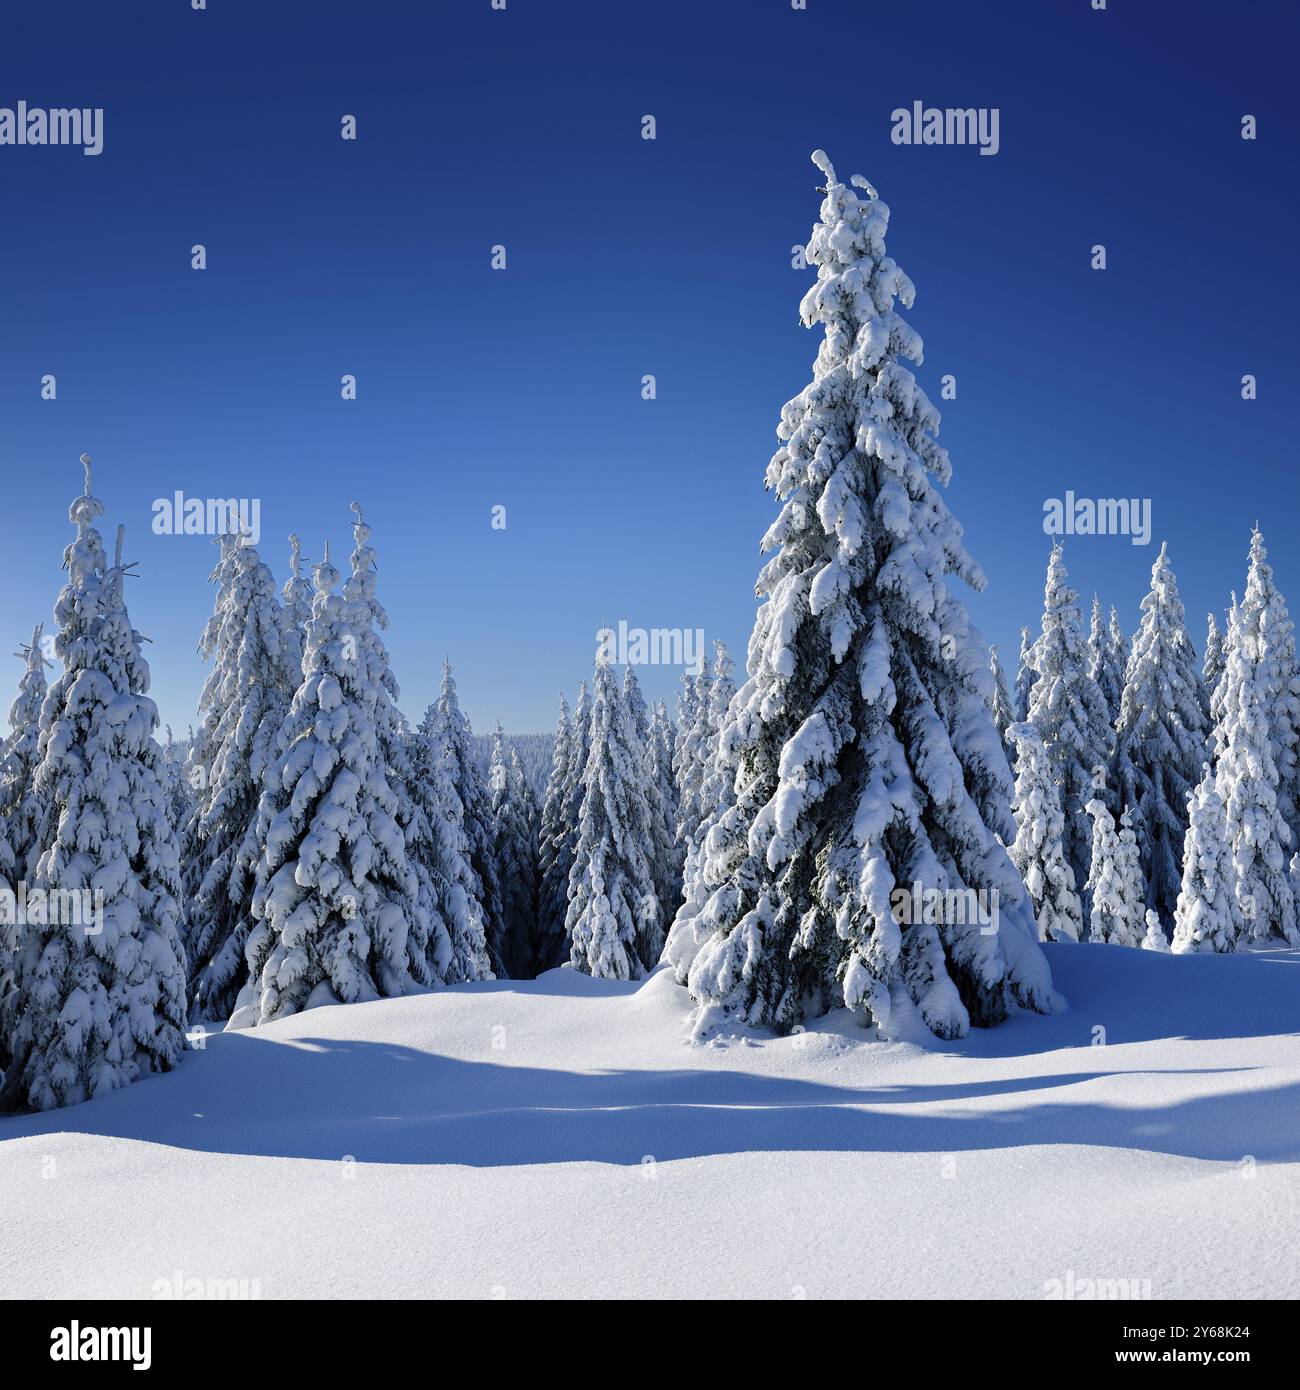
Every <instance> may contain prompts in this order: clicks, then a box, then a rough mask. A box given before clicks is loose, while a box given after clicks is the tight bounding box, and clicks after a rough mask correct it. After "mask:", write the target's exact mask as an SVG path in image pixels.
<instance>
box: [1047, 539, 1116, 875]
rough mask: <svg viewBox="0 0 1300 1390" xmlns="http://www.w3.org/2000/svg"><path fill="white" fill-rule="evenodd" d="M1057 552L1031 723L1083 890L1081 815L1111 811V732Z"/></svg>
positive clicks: (1086, 851) (1087, 856) (1085, 845)
mask: <svg viewBox="0 0 1300 1390" xmlns="http://www.w3.org/2000/svg"><path fill="white" fill-rule="evenodd" d="M1067 579H1068V576H1067V574H1066V570H1065V560H1064V558H1063V557H1062V552H1061V547H1060V546H1059V545H1054V546H1053V547H1052V554H1051V558H1050V559H1049V560H1048V562H1047V582H1046V585H1045V587H1044V592H1043V625H1042V631H1041V633H1040V634H1039V637H1038V640H1037V641H1036V642H1035V643H1034V652H1033V665H1034V671H1035V672H1036V679H1035V681H1034V688H1033V690H1032V691H1031V692H1030V696H1029V715H1028V717H1029V719H1030V721H1031V722H1032V723H1033V725H1034V727H1035V728H1036V729H1037V730H1038V733H1039V737H1041V738H1042V740H1043V745H1044V747H1045V748H1046V749H1047V757H1048V761H1049V763H1050V764H1051V767H1052V775H1053V776H1054V777H1055V779H1056V785H1057V788H1058V789H1059V791H1060V794H1061V810H1062V812H1063V813H1064V815H1065V857H1066V858H1067V859H1068V860H1069V861H1070V867H1071V868H1072V869H1073V870H1074V879H1075V882H1076V883H1082V882H1083V881H1084V880H1085V878H1086V877H1087V874H1088V866H1089V863H1090V861H1091V853H1090V847H1089V836H1088V826H1087V822H1086V821H1085V820H1084V815H1083V813H1084V808H1085V807H1086V806H1087V804H1088V802H1089V801H1091V800H1092V799H1093V797H1100V798H1101V800H1103V801H1105V802H1107V803H1109V801H1110V799H1111V798H1110V793H1109V792H1108V791H1107V790H1106V773H1107V769H1108V768H1109V766H1110V761H1111V756H1112V753H1113V752H1114V730H1113V729H1112V728H1111V723H1110V711H1109V710H1108V709H1107V707H1106V700H1105V697H1104V696H1103V695H1102V692H1101V689H1100V687H1099V686H1098V685H1097V682H1096V681H1095V680H1093V678H1092V677H1091V676H1090V675H1089V674H1088V655H1087V649H1086V646H1085V643H1084V637H1083V627H1082V620H1081V618H1080V615H1079V603H1078V599H1079V596H1078V594H1076V593H1075V591H1074V590H1073V589H1072V588H1070V586H1069V584H1068V583H1067Z"/></svg>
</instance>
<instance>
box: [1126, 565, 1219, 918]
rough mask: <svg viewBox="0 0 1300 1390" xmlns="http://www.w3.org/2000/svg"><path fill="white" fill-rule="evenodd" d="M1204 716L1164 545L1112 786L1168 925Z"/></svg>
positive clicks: (1132, 662)
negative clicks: (1128, 815) (1127, 811)
mask: <svg viewBox="0 0 1300 1390" xmlns="http://www.w3.org/2000/svg"><path fill="white" fill-rule="evenodd" d="M1205 711H1206V702H1205V691H1204V687H1203V686H1202V684H1201V675H1200V671H1199V670H1198V669H1197V662H1196V652H1195V651H1194V650H1193V647H1192V642H1191V639H1190V638H1189V637H1188V635H1187V626H1186V623H1185V621H1184V613H1183V604H1182V600H1181V599H1180V598H1179V597H1178V581H1177V579H1176V578H1175V576H1174V570H1173V566H1172V565H1171V564H1170V563H1169V555H1168V552H1167V550H1166V547H1165V546H1163V545H1162V546H1161V547H1160V554H1159V555H1158V556H1157V557H1156V561H1155V564H1153V565H1152V566H1151V590H1150V592H1149V593H1148V594H1147V596H1146V597H1145V598H1144V599H1143V600H1142V621H1141V623H1139V625H1138V630H1137V631H1136V632H1135V633H1134V634H1133V645H1132V649H1131V652H1130V655H1129V660H1128V671H1127V673H1126V675H1125V678H1124V693H1123V696H1122V698H1121V700H1120V709H1119V718H1118V719H1117V720H1116V723H1115V729H1116V734H1115V779H1116V782H1117V784H1118V796H1119V800H1120V804H1121V805H1124V806H1128V807H1131V808H1133V829H1134V833H1135V835H1136V836H1137V846H1138V858H1139V863H1140V865H1141V869H1142V878H1143V881H1144V882H1145V883H1146V887H1147V901H1148V903H1149V904H1150V905H1151V906H1152V907H1154V908H1155V909H1156V911H1157V912H1158V913H1159V914H1160V917H1161V920H1162V921H1164V922H1171V921H1172V920H1173V916H1174V908H1175V906H1176V905H1177V902H1178V893H1179V889H1180V886H1181V882H1182V868H1181V863H1182V852H1183V837H1184V836H1185V835H1186V834H1187V800H1188V797H1189V796H1190V795H1191V793H1192V788H1193V787H1194V786H1195V785H1196V782H1197V780H1198V779H1199V777H1200V775H1201V765H1202V764H1203V763H1204V761H1205V754H1206V738H1207V735H1208V733H1209V727H1208V720H1207V719H1206V714H1205Z"/></svg>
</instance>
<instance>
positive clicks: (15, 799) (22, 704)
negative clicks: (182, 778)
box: [0, 625, 50, 1078]
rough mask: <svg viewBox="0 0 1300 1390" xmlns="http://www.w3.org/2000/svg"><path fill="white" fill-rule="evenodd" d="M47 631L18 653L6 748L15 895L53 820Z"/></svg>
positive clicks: (8, 989) (4, 820)
mask: <svg viewBox="0 0 1300 1390" xmlns="http://www.w3.org/2000/svg"><path fill="white" fill-rule="evenodd" d="M42 630H43V629H42V628H41V626H40V625H38V626H37V627H36V628H35V629H34V630H33V632H32V640H31V644H30V645H29V646H23V647H20V648H19V649H18V651H17V653H16V655H17V656H18V658H19V659H20V660H21V661H22V663H23V666H24V671H23V677H22V680H21V681H20V682H19V685H18V695H17V697H16V698H15V700H14V702H13V704H12V705H11V706H10V707H9V736H8V737H7V738H6V739H5V741H4V746H3V748H2V749H0V888H6V889H8V890H9V891H10V892H13V893H15V894H16V893H17V892H18V887H19V884H20V883H21V882H23V881H24V880H26V881H28V882H30V881H31V879H32V877H33V873H34V870H35V867H36V856H37V854H38V853H39V850H40V846H41V843H42V839H43V836H44V833H45V828H46V826H47V824H48V815H47V805H48V803H47V801H46V799H44V798H38V797H37V795H36V788H35V777H36V767H37V763H38V762H39V753H40V720H41V706H42V705H43V704H44V703H45V693H46V690H47V688H48V686H47V682H46V679H45V668H46V666H48V665H49V664H50V663H49V662H48V661H46V660H45V657H44V654H43V648H42V645H41V634H42ZM8 916H9V914H5V915H4V916H0V1078H3V1074H4V1071H5V1069H6V1068H7V1067H8V1065H9V1060H10V1051H9V1042H8V1038H7V1036H6V1033H5V1024H4V1019H5V1018H6V1016H7V1014H9V1012H10V1010H9V1007H8V1005H7V1003H6V1001H7V1000H8V999H9V996H10V994H11V993H12V991H13V988H14V953H15V952H16V951H17V949H18V933H19V927H18V924H17V922H16V921H8V920H7V918H8ZM14 1008H15V1009H16V1003H15V1005H14Z"/></svg>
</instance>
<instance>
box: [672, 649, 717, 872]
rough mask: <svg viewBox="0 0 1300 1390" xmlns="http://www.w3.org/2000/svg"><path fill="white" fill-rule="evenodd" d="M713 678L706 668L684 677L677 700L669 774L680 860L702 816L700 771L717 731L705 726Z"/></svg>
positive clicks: (694, 839) (686, 855) (694, 838)
mask: <svg viewBox="0 0 1300 1390" xmlns="http://www.w3.org/2000/svg"><path fill="white" fill-rule="evenodd" d="M712 684H713V677H712V675H711V674H710V673H709V672H708V671H707V670H702V671H700V672H698V673H697V674H695V675H692V674H691V673H689V672H688V673H687V674H686V676H685V678H684V688H683V692H682V697H681V699H680V700H679V701H678V718H679V721H680V722H679V723H678V726H677V747H676V750H675V752H674V755H673V773H674V775H675V777H676V780H677V825H676V827H675V829H674V832H673V833H674V838H675V840H676V843H677V848H678V851H679V852H680V854H681V856H682V863H683V865H685V862H686V860H687V859H688V858H689V857H690V852H691V846H692V845H694V844H696V843H697V842H698V840H699V834H700V824H701V822H702V821H703V819H704V809H703V806H702V805H701V800H700V792H701V788H702V787H703V784H704V771H705V767H706V766H707V764H708V761H709V758H710V757H711V756H712V750H713V744H714V741H715V740H716V737H717V730H716V729H714V730H710V728H709V705H710V700H709V696H710V690H711V687H712Z"/></svg>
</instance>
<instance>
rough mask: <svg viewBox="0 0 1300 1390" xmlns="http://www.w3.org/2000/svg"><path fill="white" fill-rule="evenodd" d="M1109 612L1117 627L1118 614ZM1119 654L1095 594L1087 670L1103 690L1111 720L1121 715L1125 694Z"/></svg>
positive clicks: (1122, 669)
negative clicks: (1121, 701)
mask: <svg viewBox="0 0 1300 1390" xmlns="http://www.w3.org/2000/svg"><path fill="white" fill-rule="evenodd" d="M1110 612H1111V620H1112V621H1113V622H1114V623H1115V625H1116V627H1117V628H1118V624H1119V618H1118V616H1117V615H1116V613H1115V610H1114V609H1113V608H1112V609H1111V610H1110ZM1118 657H1119V653H1118V652H1117V650H1116V647H1115V640H1114V635H1113V634H1112V632H1111V631H1110V630H1109V629H1108V628H1107V627H1106V625H1105V624H1104V623H1103V622H1102V617H1101V599H1099V598H1098V597H1097V595H1096V594H1093V596H1092V622H1091V625H1090V626H1089V628H1088V674H1089V675H1090V676H1091V677H1092V678H1093V680H1094V681H1096V683H1097V689H1098V690H1100V691H1101V696H1102V699H1103V700H1105V702H1106V711H1107V713H1108V714H1109V715H1110V722H1111V723H1112V724H1113V723H1114V722H1115V720H1116V719H1118V718H1119V706H1120V698H1121V696H1122V695H1123V694H1124V663H1123V662H1121V661H1120V660H1119V659H1118Z"/></svg>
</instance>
